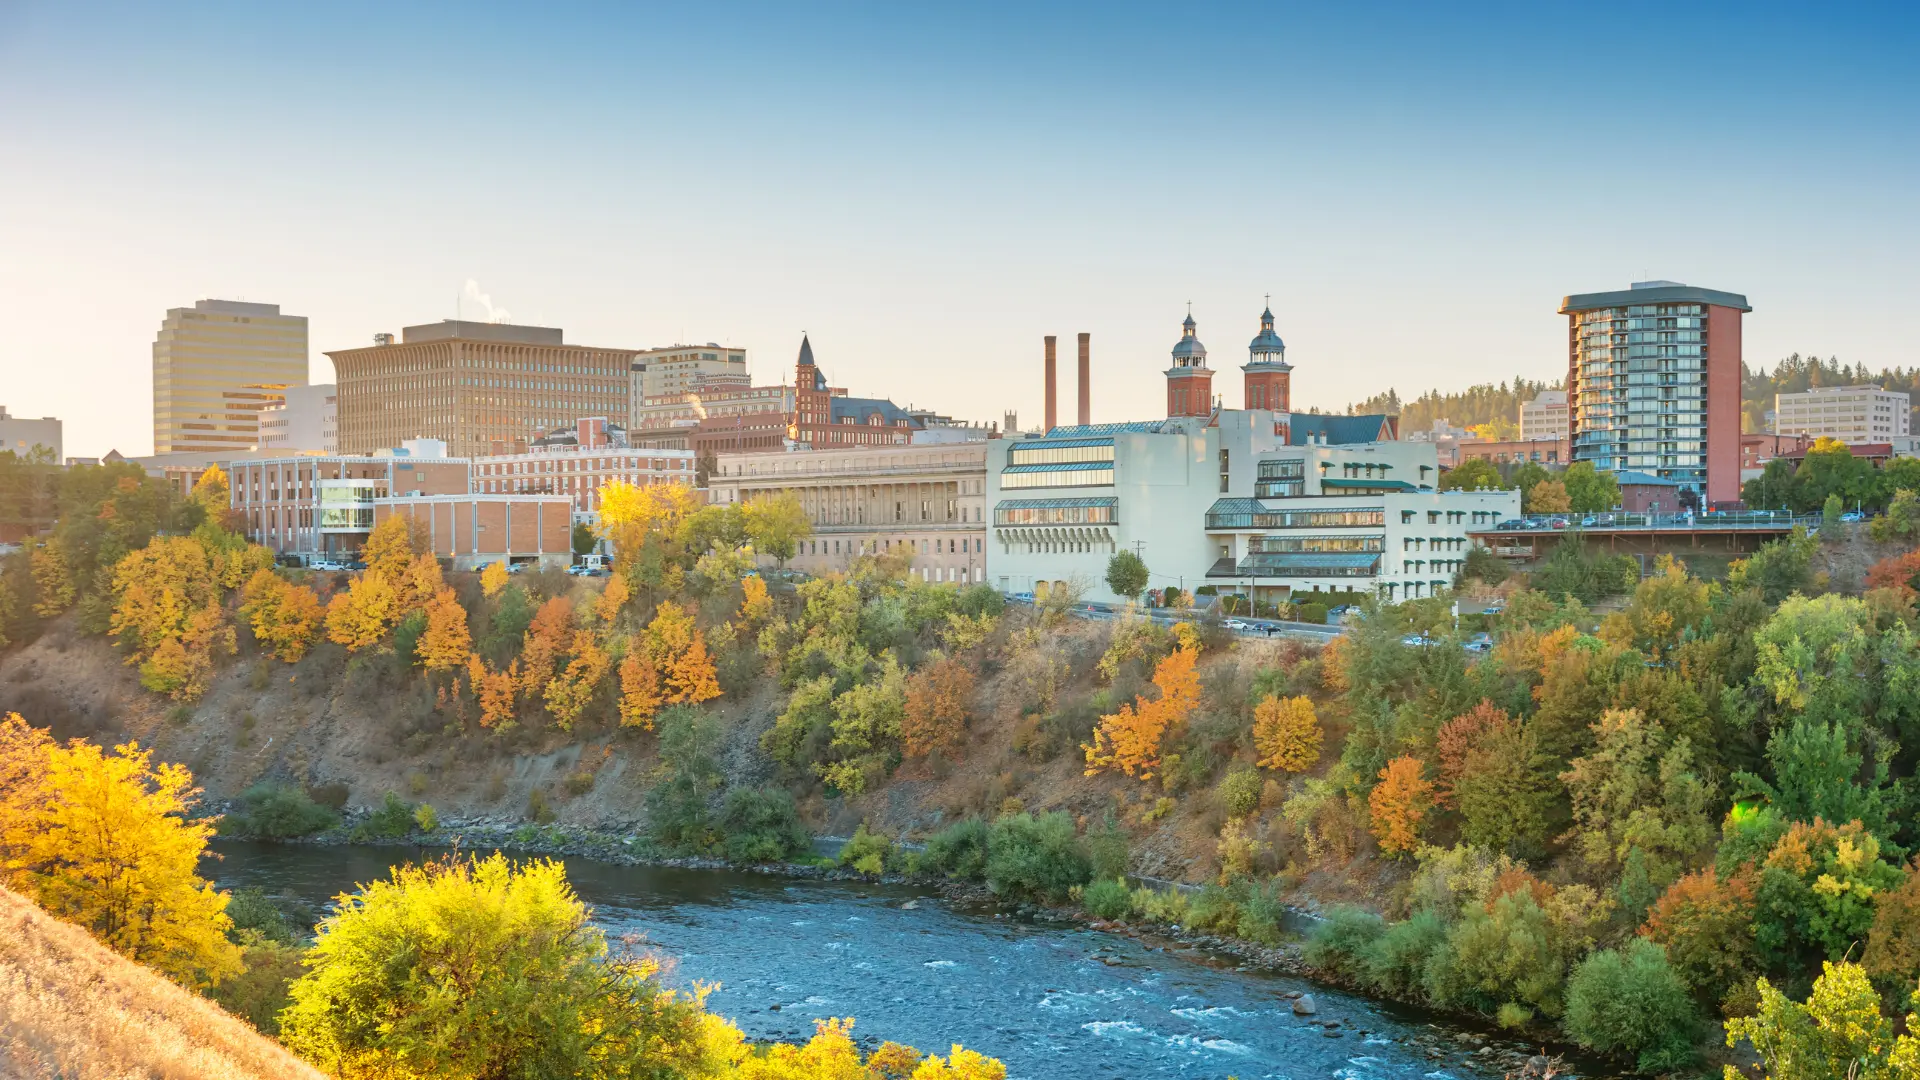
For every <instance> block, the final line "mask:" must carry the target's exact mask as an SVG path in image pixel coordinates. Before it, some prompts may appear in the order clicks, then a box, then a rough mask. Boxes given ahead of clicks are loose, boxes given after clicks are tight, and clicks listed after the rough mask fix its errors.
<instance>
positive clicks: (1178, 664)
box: [1080, 649, 1200, 780]
mask: <svg viewBox="0 0 1920 1080" xmlns="http://www.w3.org/2000/svg"><path fill="white" fill-rule="evenodd" d="M1198 659H1199V653H1198V652H1197V651H1195V650H1193V649H1175V650H1174V651H1173V652H1172V653H1170V654H1168V655H1167V657H1166V658H1165V659H1163V660H1161V661H1160V662H1159V664H1157V665H1155V667H1154V669H1153V685H1154V688H1155V689H1156V690H1157V691H1158V692H1159V693H1158V696H1157V697H1155V698H1154V699H1153V700H1151V701H1148V700H1146V699H1144V698H1142V699H1140V700H1138V701H1136V702H1134V703H1133V704H1130V705H1122V706H1120V711H1119V712H1116V713H1111V714H1109V715H1106V716H1102V717H1101V718H1100V723H1099V725H1098V726H1097V727H1095V728H1094V730H1093V742H1091V743H1086V744H1082V746H1081V747H1080V749H1081V751H1082V752H1083V753H1085V755H1086V759H1087V770H1086V771H1087V775H1088V776H1092V775H1094V774H1095V773H1098V772H1100V771H1102V770H1104V769H1118V770H1119V771H1121V772H1123V773H1125V774H1126V775H1128V776H1134V777H1138V778H1140V779H1142V780H1147V779H1151V778H1152V777H1153V774H1154V773H1155V772H1156V771H1157V770H1158V769H1159V768H1160V760H1161V751H1162V748H1163V747H1164V746H1165V745H1166V742H1167V741H1168V740H1169V739H1170V738H1177V737H1178V736H1179V733H1180V731H1181V730H1182V729H1183V728H1185V726H1186V723H1187V717H1188V716H1189V715H1191V714H1192V712H1193V710H1194V708H1195V707H1197V706H1198V705H1199V704H1200V677H1199V675H1198V674H1197V673H1196V672H1195V671H1194V663H1195V661H1196V660H1198Z"/></svg>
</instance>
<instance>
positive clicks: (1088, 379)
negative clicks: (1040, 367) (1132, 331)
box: [1041, 334, 1093, 431]
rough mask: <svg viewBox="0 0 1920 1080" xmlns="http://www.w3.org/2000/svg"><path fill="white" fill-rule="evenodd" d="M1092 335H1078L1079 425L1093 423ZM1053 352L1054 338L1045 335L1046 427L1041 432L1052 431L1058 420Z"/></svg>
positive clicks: (1058, 397)
mask: <svg viewBox="0 0 1920 1080" xmlns="http://www.w3.org/2000/svg"><path fill="white" fill-rule="evenodd" d="M1092 342H1093V335H1092V334H1081V335H1080V424H1081V425H1082V426H1085V425H1087V424H1091V423H1093V397H1092V394H1093V371H1092V369H1093V346H1092ZM1054 367H1055V350H1054V336H1053V335H1052V334H1048V335H1047V426H1046V427H1044V428H1042V429H1041V430H1042V431H1052V430H1053V428H1054V423H1055V421H1056V420H1057V419H1058V418H1059V400H1060V392H1059V387H1058V385H1057V382H1056V377H1055V373H1054Z"/></svg>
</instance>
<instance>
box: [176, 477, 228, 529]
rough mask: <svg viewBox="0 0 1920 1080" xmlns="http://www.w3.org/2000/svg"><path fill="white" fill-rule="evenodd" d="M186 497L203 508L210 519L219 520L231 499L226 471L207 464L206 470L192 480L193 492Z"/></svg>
mask: <svg viewBox="0 0 1920 1080" xmlns="http://www.w3.org/2000/svg"><path fill="white" fill-rule="evenodd" d="M187 498H189V499H191V500H192V501H194V502H196V503H199V504H200V505H201V506H202V507H203V508H205V510H206V511H207V517H208V518H209V519H210V520H213V521H216V522H217V521H219V520H220V519H221V518H222V517H224V516H225V515H226V512H227V508H228V507H229V506H230V505H231V504H232V501H233V500H232V498H231V495H230V489H229V487H228V484H227V474H226V471H225V470H223V469H222V468H220V466H219V465H208V466H207V470H206V471H205V472H203V473H201V474H200V479H198V480H196V481H194V484H193V493H192V494H191V495H189V496H187Z"/></svg>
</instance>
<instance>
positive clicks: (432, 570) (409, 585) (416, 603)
mask: <svg viewBox="0 0 1920 1080" xmlns="http://www.w3.org/2000/svg"><path fill="white" fill-rule="evenodd" d="M396 584H397V588H398V589H399V591H400V610H402V611H418V610H420V609H422V608H424V607H426V606H427V605H428V604H429V603H431V602H432V601H433V598H434V597H435V596H436V595H438V594H439V592H440V590H441V589H444V588H446V587H447V582H446V579H445V577H444V576H442V574H441V573H440V560H439V559H436V558H434V557H433V556H432V555H415V556H414V557H413V558H412V559H409V560H408V561H407V569H406V573H405V574H404V575H403V576H402V577H401V578H400V579H399V581H398V582H397V583H396Z"/></svg>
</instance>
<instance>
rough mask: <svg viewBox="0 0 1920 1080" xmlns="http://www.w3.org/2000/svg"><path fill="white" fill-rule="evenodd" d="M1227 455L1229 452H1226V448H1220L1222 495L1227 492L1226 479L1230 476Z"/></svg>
mask: <svg viewBox="0 0 1920 1080" xmlns="http://www.w3.org/2000/svg"><path fill="white" fill-rule="evenodd" d="M1228 453H1229V451H1228V450H1227V448H1226V447H1224V446H1223V447H1221V448H1220V493H1221V494H1222V495H1224V494H1226V492H1227V477H1228V475H1229V474H1230V470H1229V468H1228V464H1227V462H1228Z"/></svg>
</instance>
